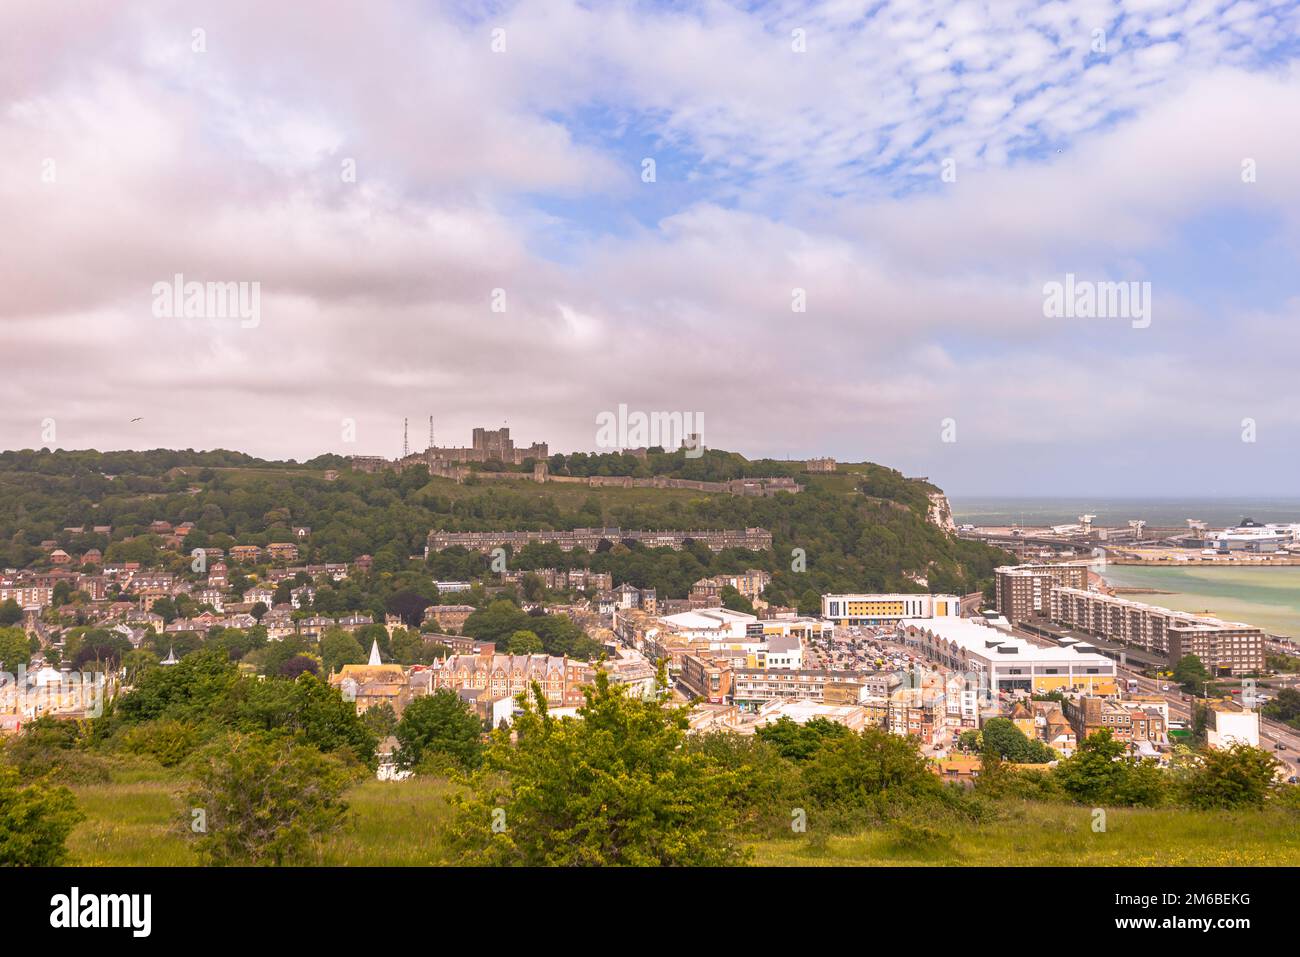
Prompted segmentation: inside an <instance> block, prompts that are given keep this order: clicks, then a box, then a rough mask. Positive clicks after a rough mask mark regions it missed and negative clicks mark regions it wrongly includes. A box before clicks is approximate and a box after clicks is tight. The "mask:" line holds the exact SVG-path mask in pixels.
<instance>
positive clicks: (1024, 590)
mask: <svg viewBox="0 0 1300 957" xmlns="http://www.w3.org/2000/svg"><path fill="white" fill-rule="evenodd" d="M1058 586H1061V587H1065V588H1079V589H1086V588H1087V587H1088V566H1087V565H1086V564H1060V565H1003V566H1002V567H1001V568H998V569H995V570H994V573H993V604H994V607H995V608H997V610H998V613H999V614H1000V615H1002V616H1003V617H1004V618H1006V619H1007V621H1024V620H1025V619H1027V618H1046V617H1049V616H1050V615H1051V613H1052V589H1053V588H1056V587H1058Z"/></svg>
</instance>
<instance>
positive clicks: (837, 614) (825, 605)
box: [822, 595, 961, 625]
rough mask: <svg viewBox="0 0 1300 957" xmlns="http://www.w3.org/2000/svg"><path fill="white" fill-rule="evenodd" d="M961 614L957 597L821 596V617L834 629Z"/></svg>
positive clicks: (893, 623)
mask: <svg viewBox="0 0 1300 957" xmlns="http://www.w3.org/2000/svg"><path fill="white" fill-rule="evenodd" d="M960 614H961V599H959V598H958V597H957V596H956V595H823V596H822V617H823V618H825V619H827V620H829V621H833V622H834V623H835V624H837V625H895V624H898V622H899V621H900V620H902V619H904V618H942V617H946V616H949V615H952V616H959V615H960Z"/></svg>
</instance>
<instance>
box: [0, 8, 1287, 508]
mask: <svg viewBox="0 0 1300 957" xmlns="http://www.w3.org/2000/svg"><path fill="white" fill-rule="evenodd" d="M1297 38H1300V10H1298V9H1297V3H1295V2H1286V3H1270V2H1267V0H1235V2H1234V0H1136V2H1124V3H1114V2H1107V0H1083V2H1050V3H1041V4H1040V3H1033V2H991V3H972V2H957V3H943V2H931V0H903V2H890V0H886V2H880V0H870V2H862V3H855V2H846V0H831V2H827V3H815V4H803V3H793V2H789V3H784V2H777V3H771V4H763V3H736V4H732V3H702V4H693V3H671V4H643V5H627V6H624V5H621V4H620V5H615V4H604V3H591V4H578V3H570V2H566V0H545V2H540V0H539V2H536V3H529V2H524V3H517V4H515V3H501V4H479V3H450V2H448V3H432V2H424V3H415V2H386V0H367V2H364V3H363V2H360V0H354V2H330V0H312V2H310V3H308V2H305V0H304V2H301V3H281V4H266V3H264V2H257V0H249V2H243V0H220V2H195V0H187V2H184V3H167V2H157V0H151V2H142V3H131V2H117V3H112V2H93V0H88V2H84V3H81V4H79V5H78V9H77V13H76V14H75V15H71V14H69V13H68V12H67V8H66V7H65V6H64V5H62V4H53V3H49V2H48V0H6V2H5V3H4V4H3V5H0V291H2V292H3V295H0V330H3V332H2V338H0V359H2V362H3V365H2V367H0V368H2V370H3V371H2V373H0V447H3V448H35V447H39V446H42V445H46V446H53V447H61V448H88V447H93V448H99V449H109V448H157V447H181V448H186V447H189V448H214V447H224V448H232V449H240V450H244V451H248V452H251V453H253V454H257V455H263V456H268V457H290V456H292V457H296V458H300V459H301V458H306V457H310V456H312V455H315V454H317V453H320V452H323V451H336V452H341V453H345V454H349V453H358V454H385V455H394V454H397V453H398V452H400V450H401V443H402V434H401V428H402V419H403V417H409V418H410V420H411V434H412V439H411V444H412V447H417V448H423V446H424V445H425V444H426V442H427V431H428V416H430V415H433V416H434V417H435V429H436V438H437V440H438V442H439V443H440V444H455V445H462V444H468V442H469V432H470V429H471V428H472V427H473V426H475V425H486V426H493V427H495V426H499V425H501V424H502V423H506V424H508V425H509V426H510V428H511V430H512V433H513V435H514V437H515V439H516V441H518V442H522V443H529V442H532V441H537V440H542V441H547V442H549V443H550V445H551V449H552V450H553V451H569V450H574V449H587V450H590V449H593V448H595V446H596V425H595V423H596V417H597V415H598V414H599V413H601V412H603V411H608V410H614V409H616V408H617V407H618V406H619V404H620V403H625V404H626V405H627V406H628V408H629V409H631V410H646V411H650V410H658V411H680V412H690V413H693V414H696V415H700V416H702V419H703V424H704V428H703V432H704V438H705V443H706V444H707V445H709V446H711V447H717V448H726V449H735V450H739V451H742V452H744V453H746V454H748V455H751V456H759V455H772V456H777V457H784V456H790V457H799V458H801V457H805V456H809V455H815V454H829V455H834V456H836V457H838V458H841V459H846V460H861V459H864V458H865V459H870V460H873V461H878V462H882V463H886V464H889V465H893V466H896V467H898V468H901V469H902V470H903V471H905V472H906V473H908V474H924V475H929V476H930V477H931V478H932V479H933V480H934V481H936V482H937V483H938V484H940V485H941V486H943V487H944V488H946V489H947V490H948V491H949V492H950V493H954V494H958V495H961V494H966V495H971V494H999V493H1005V494H1038V495H1053V494H1084V493H1087V494H1094V495H1107V494H1116V495H1117V494H1132V495H1166V494H1176V495H1241V494H1281V493H1287V492H1290V493H1296V492H1297V483H1296V476H1297V466H1298V465H1300V452H1297V449H1300V441H1298V440H1300V289H1298V286H1300V255H1298V253H1297V250H1298V244H1300V228H1298V227H1300V70H1298V68H1297V59H1300V39H1297ZM178 274H179V275H181V276H183V277H184V280H185V281H186V282H200V283H214V284H215V283H249V284H251V283H257V284H258V286H257V288H258V291H259V297H260V298H259V300H258V315H257V318H256V321H255V322H250V321H243V322H241V321H240V319H239V318H238V317H231V316H228V315H224V316H223V315H210V314H204V315H198V316H195V315H190V316H187V315H185V314H184V310H182V312H181V314H178V315H170V314H167V309H166V307H162V308H161V312H162V314H161V315H160V314H159V313H160V308H159V306H158V302H157V295H156V289H155V287H156V284H158V283H160V282H164V283H170V282H172V281H173V277H175V276H176V275H178ZM1067 274H1070V275H1073V276H1074V277H1075V279H1076V281H1077V282H1079V283H1105V282H1123V283H1138V284H1142V283H1150V286H1149V287H1142V286H1141V285H1139V286H1138V287H1137V289H1138V290H1141V289H1142V288H1149V289H1150V299H1149V303H1148V305H1149V313H1148V314H1147V315H1146V318H1145V319H1139V318H1132V317H1130V316H1128V315H1119V316H1115V315H1109V316H1090V317H1085V316H1079V315H1075V316H1072V317H1065V316H1049V315H1045V308H1044V305H1045V299H1046V298H1047V297H1045V293H1044V289H1045V286H1047V285H1048V284H1050V283H1052V282H1061V283H1064V282H1065V277H1066V275H1067ZM246 288H247V289H249V290H251V289H252V288H253V287H252V286H251V285H250V286H247V287H246ZM1135 302H1136V301H1135ZM801 305H802V310H801V309H800V306H801ZM1103 311H1104V310H1103ZM136 417H140V421H138V422H132V421H131V420H132V419H134V418H136ZM350 439H351V441H349V440H350ZM1247 440H1253V441H1247Z"/></svg>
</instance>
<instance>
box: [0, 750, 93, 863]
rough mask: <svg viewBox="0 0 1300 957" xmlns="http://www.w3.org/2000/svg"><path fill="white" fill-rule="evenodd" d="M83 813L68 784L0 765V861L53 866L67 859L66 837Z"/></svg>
mask: <svg viewBox="0 0 1300 957" xmlns="http://www.w3.org/2000/svg"><path fill="white" fill-rule="evenodd" d="M84 818H85V815H84V814H82V813H81V811H80V810H79V809H78V808H77V802H76V800H75V799H74V798H73V796H72V792H71V791H69V790H68V789H67V788H65V787H62V786H57V785H50V784H47V783H45V782H39V781H38V782H34V783H32V784H28V785H26V786H24V785H23V784H22V783H21V781H20V780H19V776H18V771H17V770H16V769H14V768H11V767H5V766H3V765H0V865H3V866H6V867H53V866H56V865H58V864H62V863H64V861H66V860H67V856H68V851H67V846H66V845H67V840H68V835H69V834H70V833H72V829H73V828H74V827H76V826H77V824H78V822H80V821H82V820H84Z"/></svg>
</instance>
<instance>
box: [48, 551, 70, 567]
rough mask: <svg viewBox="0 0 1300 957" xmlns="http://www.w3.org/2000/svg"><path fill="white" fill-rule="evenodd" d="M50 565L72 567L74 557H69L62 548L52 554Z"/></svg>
mask: <svg viewBox="0 0 1300 957" xmlns="http://www.w3.org/2000/svg"><path fill="white" fill-rule="evenodd" d="M50 564H51V565H71V564H72V556H71V555H69V554H68V553H67V552H65V551H64V550H63V549H61V548H56V549H55V550H54V551H52V552H50Z"/></svg>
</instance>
